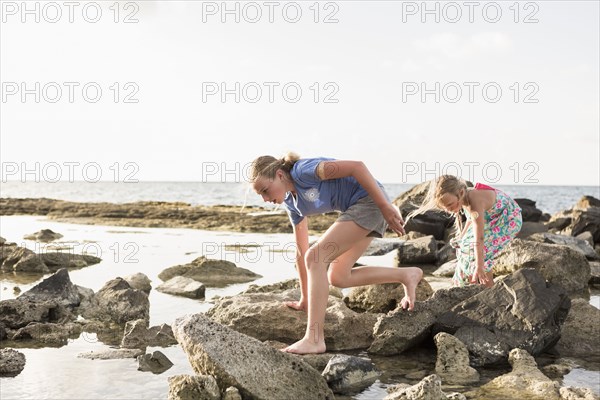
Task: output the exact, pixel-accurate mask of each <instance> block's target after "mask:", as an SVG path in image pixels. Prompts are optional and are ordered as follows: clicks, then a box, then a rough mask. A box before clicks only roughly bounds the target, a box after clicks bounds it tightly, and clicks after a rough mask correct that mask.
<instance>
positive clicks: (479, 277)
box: [469, 196, 488, 284]
mask: <svg viewBox="0 0 600 400" xmlns="http://www.w3.org/2000/svg"><path fill="white" fill-rule="evenodd" d="M470 203H471V207H470V210H469V211H470V213H471V215H472V216H474V217H476V218H475V221H474V225H473V234H474V236H475V271H474V273H473V277H472V278H471V283H481V284H488V277H487V275H486V273H485V271H484V269H483V268H484V260H485V257H484V252H483V243H484V242H483V239H484V226H483V224H484V214H485V204H484V201H483V199H482V198H480V197H479V196H471V197H470Z"/></svg>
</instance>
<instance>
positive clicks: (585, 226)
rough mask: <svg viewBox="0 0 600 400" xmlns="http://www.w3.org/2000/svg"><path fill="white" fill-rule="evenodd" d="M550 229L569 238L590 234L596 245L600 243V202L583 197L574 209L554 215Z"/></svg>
mask: <svg viewBox="0 0 600 400" xmlns="http://www.w3.org/2000/svg"><path fill="white" fill-rule="evenodd" d="M548 227H549V228H550V229H551V230H552V231H553V232H555V233H560V234H562V235H567V236H579V235H581V234H582V233H583V232H590V234H591V235H592V237H593V241H594V243H599V242H600V200H598V199H596V198H594V197H592V196H583V197H582V198H581V199H580V200H579V201H578V202H577V204H576V205H575V206H574V207H573V208H572V209H570V210H564V211H561V212H558V213H556V214H554V215H553V216H552V218H551V219H550V221H548Z"/></svg>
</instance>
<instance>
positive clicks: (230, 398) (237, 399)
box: [222, 386, 242, 400]
mask: <svg viewBox="0 0 600 400" xmlns="http://www.w3.org/2000/svg"><path fill="white" fill-rule="evenodd" d="M222 400H242V395H241V394H240V391H239V390H237V388H235V387H233V386H229V387H228V388H227V390H225V394H224V395H223V399H222Z"/></svg>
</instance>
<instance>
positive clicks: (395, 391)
mask: <svg viewBox="0 0 600 400" xmlns="http://www.w3.org/2000/svg"><path fill="white" fill-rule="evenodd" d="M387 392H388V393H389V394H388V395H387V396H386V397H385V399H384V400H466V398H465V396H463V395H462V394H460V393H450V394H446V393H444V392H442V381H441V379H440V377H439V376H437V375H429V376H426V377H425V378H423V380H422V381H421V382H419V383H417V384H416V385H413V386H410V385H406V384H400V385H395V386H391V387H389V388H387Z"/></svg>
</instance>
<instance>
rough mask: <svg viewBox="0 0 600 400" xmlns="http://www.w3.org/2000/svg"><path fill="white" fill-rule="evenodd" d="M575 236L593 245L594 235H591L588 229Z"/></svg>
mask: <svg viewBox="0 0 600 400" xmlns="http://www.w3.org/2000/svg"><path fill="white" fill-rule="evenodd" d="M576 237H577V239H581V240H585V241H586V242H588V243H589V244H590V246H592V248H593V247H594V235H592V233H591V232H590V231H585V232H582V233H580V234H579V235H577V236H576Z"/></svg>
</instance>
